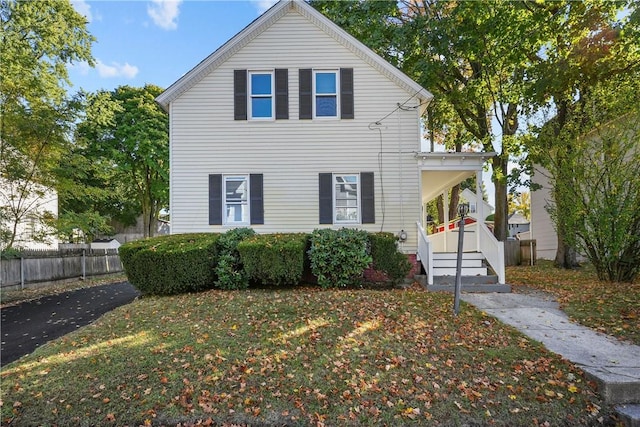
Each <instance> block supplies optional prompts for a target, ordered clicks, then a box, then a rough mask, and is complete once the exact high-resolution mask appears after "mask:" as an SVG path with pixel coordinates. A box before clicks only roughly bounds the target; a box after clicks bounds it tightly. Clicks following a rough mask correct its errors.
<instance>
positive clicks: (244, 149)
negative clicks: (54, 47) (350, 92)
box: [170, 10, 420, 252]
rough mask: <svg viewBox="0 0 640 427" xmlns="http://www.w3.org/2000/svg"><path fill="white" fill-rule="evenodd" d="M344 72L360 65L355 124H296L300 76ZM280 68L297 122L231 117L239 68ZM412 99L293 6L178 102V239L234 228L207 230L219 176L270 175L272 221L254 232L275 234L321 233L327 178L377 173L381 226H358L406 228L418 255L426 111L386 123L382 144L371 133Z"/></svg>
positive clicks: (174, 202)
mask: <svg viewBox="0 0 640 427" xmlns="http://www.w3.org/2000/svg"><path fill="white" fill-rule="evenodd" d="M341 67H342V68H346V67H349V68H353V69H354V105H355V119H354V120H340V119H329V120H319V119H314V120H298V112H299V108H298V70H299V69H301V68H315V69H318V68H327V69H330V68H333V69H338V68H341ZM275 68H287V69H288V70H289V120H277V121H275V120H274V121H251V120H246V121H235V120H233V71H234V70H235V69H249V70H271V69H275ZM413 95H415V94H414V93H409V92H407V90H405V89H403V88H401V87H399V86H398V85H397V84H396V83H394V82H392V81H391V80H390V79H389V78H387V77H386V76H384V75H383V74H381V73H380V72H379V71H377V70H376V69H374V68H373V67H372V66H371V65H369V64H368V63H366V62H365V61H364V60H362V59H360V58H359V57H358V56H357V55H355V54H354V53H353V52H351V51H350V50H349V49H347V48H346V47H344V46H343V45H342V44H340V43H339V42H338V41H336V40H335V39H333V38H332V37H331V36H329V35H328V34H327V33H325V32H324V31H322V30H321V29H320V28H318V27H317V26H315V25H314V24H313V23H311V22H310V21H309V20H307V19H306V18H305V17H303V16H302V15H300V14H299V13H298V12H297V11H295V10H291V11H290V12H289V13H287V14H286V15H284V16H283V17H282V18H280V19H279V20H278V21H277V22H275V23H274V24H273V25H272V26H270V27H269V28H268V29H266V30H265V31H264V32H263V33H261V34H260V35H259V36H258V37H256V38H255V39H253V40H252V41H251V42H249V43H248V44H247V45H246V46H244V47H243V48H242V49H240V50H239V51H238V52H236V53H235V54H234V55H233V56H231V57H230V58H229V59H228V60H227V61H226V62H224V63H223V64H222V65H220V66H219V67H218V68H216V69H215V70H213V71H212V72H210V73H209V74H208V75H206V76H205V77H204V78H202V79H201V80H200V81H199V82H198V83H196V84H195V85H193V86H192V87H191V88H189V89H188V90H187V91H186V92H184V93H182V94H181V95H180V96H179V97H178V98H177V99H175V100H173V102H172V103H171V107H170V115H171V172H172V173H171V225H172V233H186V232H199V231H225V230H226V229H227V227H224V226H210V225H208V216H209V213H208V212H209V210H208V209H209V208H208V175H209V174H212V173H222V174H225V173H262V174H264V221H265V223H264V225H254V226H253V228H254V229H255V230H256V231H257V232H261V233H269V232H283V231H290V232H307V231H311V230H313V229H314V228H318V227H320V225H319V224H318V174H319V173H321V172H336V173H352V172H353V173H356V172H374V174H375V198H376V214H375V215H376V223H375V224H364V225H359V226H358V228H362V229H366V230H370V231H380V230H381V229H382V230H383V231H390V232H394V233H397V232H399V231H400V230H402V229H404V230H406V231H407V232H408V236H409V239H408V241H407V242H406V243H405V244H404V250H405V251H407V252H415V250H416V247H417V240H416V235H415V234H416V226H415V224H416V221H417V220H419V218H420V195H419V194H418V188H419V186H418V176H419V173H418V170H417V164H416V160H415V159H414V153H415V152H416V151H418V150H419V148H420V145H419V144H420V127H419V113H418V110H417V109H413V110H410V111H402V110H397V111H396V112H395V113H393V114H392V115H390V116H389V117H388V118H386V119H385V120H384V122H383V126H382V147H381V139H380V133H379V132H378V130H372V129H370V128H369V125H370V124H371V123H373V122H376V121H378V120H380V119H382V118H383V117H384V116H386V115H387V114H388V113H391V112H392V111H393V110H394V109H396V107H397V105H398V103H404V102H405V101H407V100H408V99H410V98H411V97H412V96H413ZM417 103H418V101H417V99H416V98H414V99H411V100H410V101H409V102H408V104H407V105H410V106H415V105H416V104H417ZM381 151H382V154H380V152H381ZM379 155H381V156H382V161H381V166H382V168H381V169H380V166H379V162H378V158H379ZM381 179H382V180H383V182H382V184H381ZM383 190H384V196H383ZM383 204H384V212H385V215H384V226H383ZM334 227H337V226H334Z"/></svg>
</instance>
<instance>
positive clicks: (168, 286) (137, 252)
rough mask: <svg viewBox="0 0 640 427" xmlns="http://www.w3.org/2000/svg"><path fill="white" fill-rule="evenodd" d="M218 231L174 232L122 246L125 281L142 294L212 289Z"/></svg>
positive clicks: (121, 254)
mask: <svg viewBox="0 0 640 427" xmlns="http://www.w3.org/2000/svg"><path fill="white" fill-rule="evenodd" d="M220 236H221V235H220V234H212V233H198V234H175V235H171V236H161V237H154V238H151V239H145V240H136V241H133V242H130V243H126V244H124V245H122V246H121V247H120V249H119V253H120V260H121V262H122V265H123V267H124V270H125V272H126V274H127V278H128V279H129V282H130V283H131V284H132V285H133V286H135V287H136V288H137V289H138V290H139V291H140V292H142V293H143V294H153V295H171V294H179V293H186V292H195V291H200V290H203V289H209V288H212V287H213V285H214V282H215V279H216V278H215V275H214V267H215V266H216V265H217V264H218V248H217V244H216V243H217V241H218V239H219V238H220Z"/></svg>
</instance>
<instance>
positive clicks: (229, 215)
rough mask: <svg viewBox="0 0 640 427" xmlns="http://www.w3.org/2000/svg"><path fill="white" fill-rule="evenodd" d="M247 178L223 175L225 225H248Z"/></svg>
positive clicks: (244, 176) (245, 176)
mask: <svg viewBox="0 0 640 427" xmlns="http://www.w3.org/2000/svg"><path fill="white" fill-rule="evenodd" d="M248 178H249V177H248V176H247V175H225V177H224V195H225V197H224V212H225V217H224V219H225V221H224V222H225V224H249V179H248Z"/></svg>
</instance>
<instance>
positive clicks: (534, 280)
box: [506, 261, 640, 345]
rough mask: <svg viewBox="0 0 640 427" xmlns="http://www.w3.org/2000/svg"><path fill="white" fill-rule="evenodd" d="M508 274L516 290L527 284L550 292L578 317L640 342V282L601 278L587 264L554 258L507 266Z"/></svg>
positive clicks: (610, 332) (596, 327)
mask: <svg viewBox="0 0 640 427" xmlns="http://www.w3.org/2000/svg"><path fill="white" fill-rule="evenodd" d="M506 274H507V282H508V283H510V284H513V285H515V286H514V290H515V291H516V292H519V291H522V290H523V289H524V288H525V287H526V288H534V289H537V290H540V291H544V292H548V293H551V294H553V295H554V296H555V297H556V299H557V300H558V302H559V303H560V307H561V308H562V310H563V311H564V312H566V313H567V315H569V317H570V318H572V319H574V320H575V321H577V322H579V323H581V324H583V325H584V326H588V327H590V328H593V329H596V330H598V331H600V332H603V333H605V334H608V335H612V336H615V337H618V338H620V339H622V340H626V341H630V342H632V343H634V344H637V345H640V282H638V281H636V282H635V283H633V284H632V283H608V282H600V281H599V280H598V278H597V276H596V273H595V271H594V269H593V267H592V266H590V265H588V264H587V265H585V266H583V267H582V268H579V269H576V270H564V269H559V268H556V267H554V266H553V263H552V262H551V261H539V262H538V264H537V265H535V266H533V267H529V266H519V267H508V268H507V272H506Z"/></svg>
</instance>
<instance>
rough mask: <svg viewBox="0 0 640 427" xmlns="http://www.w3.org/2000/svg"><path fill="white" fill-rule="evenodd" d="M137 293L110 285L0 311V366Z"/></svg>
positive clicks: (126, 284)
mask: <svg viewBox="0 0 640 427" xmlns="http://www.w3.org/2000/svg"><path fill="white" fill-rule="evenodd" d="M139 295H140V293H139V292H138V291H137V290H136V289H135V288H134V287H133V286H132V285H131V284H130V283H129V282H121V283H112V284H108V285H102V286H95V287H90V288H84V289H78V290H75V291H70V292H64V293H61V294H58V295H51V296H47V297H43V298H40V299H37V300H33V301H28V302H24V303H21V304H18V305H14V306H10V307H6V308H3V309H2V310H0V315H1V317H0V324H1V325H2V332H1V334H2V342H1V345H0V366H4V365H6V364H7V363H11V362H13V361H15V360H18V359H19V358H20V357H22V356H24V355H26V354H29V353H31V352H33V351H34V350H35V349H36V348H38V347H39V346H41V345H43V344H45V343H47V342H48V341H51V340H53V339H56V338H58V337H61V336H63V335H66V334H68V333H69V332H72V331H75V330H76V329H78V328H80V327H81V326H85V325H88V324H89V323H91V322H93V321H94V320H96V319H97V318H99V317H100V316H102V315H103V314H104V313H106V312H108V311H111V310H113V309H114V308H116V307H119V306H121V305H124V304H128V303H130V302H131V301H133V300H134V299H135V298H136V297H137V296H139Z"/></svg>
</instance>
